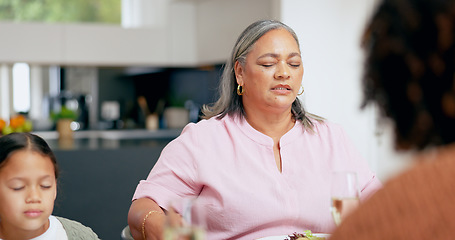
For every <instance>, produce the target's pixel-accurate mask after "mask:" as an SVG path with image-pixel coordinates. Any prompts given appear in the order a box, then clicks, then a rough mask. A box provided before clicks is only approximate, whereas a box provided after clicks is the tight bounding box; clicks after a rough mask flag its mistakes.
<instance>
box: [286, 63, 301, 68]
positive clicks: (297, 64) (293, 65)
mask: <svg viewBox="0 0 455 240" xmlns="http://www.w3.org/2000/svg"><path fill="white" fill-rule="evenodd" d="M288 64H289V66H291V67H296V68H297V67H300V63H288Z"/></svg>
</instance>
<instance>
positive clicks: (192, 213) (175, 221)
mask: <svg viewBox="0 0 455 240" xmlns="http://www.w3.org/2000/svg"><path fill="white" fill-rule="evenodd" d="M205 230H206V222H205V211H204V207H203V206H202V205H201V204H200V202H199V201H198V200H197V198H181V199H177V200H173V201H171V202H170V203H169V204H168V207H167V213H166V223H165V228H164V239H165V240H186V239H188V240H190V239H191V240H204V239H205Z"/></svg>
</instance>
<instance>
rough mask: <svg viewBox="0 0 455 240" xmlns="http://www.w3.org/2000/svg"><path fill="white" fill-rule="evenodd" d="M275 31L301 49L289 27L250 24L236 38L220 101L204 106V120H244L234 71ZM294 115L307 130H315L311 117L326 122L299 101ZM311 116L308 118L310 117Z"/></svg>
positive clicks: (273, 23)
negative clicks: (266, 35)
mask: <svg viewBox="0 0 455 240" xmlns="http://www.w3.org/2000/svg"><path fill="white" fill-rule="evenodd" d="M275 29H285V30H286V31H288V32H289V33H291V35H292V36H293V37H294V39H295V41H296V42H297V46H298V47H299V49H300V44H299V39H298V37H297V35H296V34H295V32H294V30H292V28H290V27H289V26H287V25H286V24H284V23H282V22H280V21H276V20H260V21H256V22H254V23H252V24H251V25H249V26H248V27H247V28H246V29H245V30H244V31H243V32H242V33H241V34H240V36H239V38H238V39H237V41H236V43H235V45H234V48H233V49H232V53H231V56H230V58H229V59H228V60H227V62H226V64H225V65H224V70H223V74H222V75H221V80H220V86H219V89H218V90H219V98H218V100H217V101H216V102H215V103H214V104H212V105H210V106H209V105H204V106H203V107H202V114H203V116H202V118H204V119H209V118H211V117H217V118H218V119H221V118H223V117H224V116H226V114H227V115H230V116H233V117H236V116H238V117H242V118H243V117H245V110H244V108H243V103H242V98H241V96H239V95H238V94H237V81H236V77H235V72H234V65H235V62H236V61H238V62H239V63H240V64H241V65H242V66H244V64H245V59H246V56H247V55H248V53H249V52H250V51H251V49H252V48H253V46H254V44H255V43H256V41H257V40H258V39H259V38H261V37H262V36H263V35H264V34H266V33H268V32H269V31H271V30H275ZM292 114H293V117H294V119H296V120H301V121H302V124H303V125H304V126H305V128H307V129H310V130H312V129H313V123H312V121H311V119H310V118H309V116H310V117H311V118H313V119H316V120H318V121H323V118H321V117H319V116H316V115H313V114H310V113H306V112H305V110H304V108H303V106H302V104H301V102H300V100H299V99H298V98H296V99H295V101H294V102H293V103H292ZM308 115H309V116H308Z"/></svg>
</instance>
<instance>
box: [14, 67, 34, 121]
mask: <svg viewBox="0 0 455 240" xmlns="http://www.w3.org/2000/svg"><path fill="white" fill-rule="evenodd" d="M13 108H14V111H15V112H28V111H30V67H29V65H28V64H26V63H15V64H14V66H13Z"/></svg>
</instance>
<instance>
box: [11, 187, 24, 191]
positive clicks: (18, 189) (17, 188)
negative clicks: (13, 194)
mask: <svg viewBox="0 0 455 240" xmlns="http://www.w3.org/2000/svg"><path fill="white" fill-rule="evenodd" d="M24 188H25V187H24V186H16V187H11V189H13V190H14V191H20V190H22V189H24Z"/></svg>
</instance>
